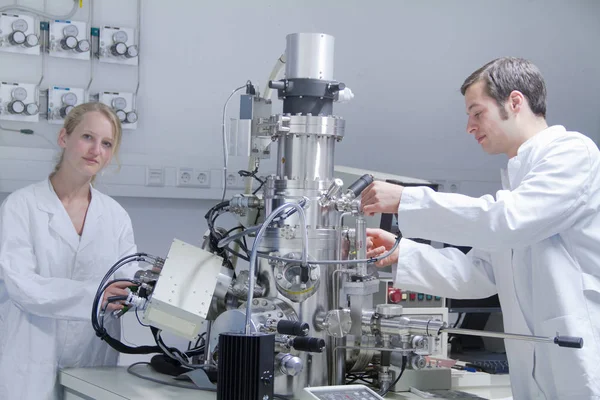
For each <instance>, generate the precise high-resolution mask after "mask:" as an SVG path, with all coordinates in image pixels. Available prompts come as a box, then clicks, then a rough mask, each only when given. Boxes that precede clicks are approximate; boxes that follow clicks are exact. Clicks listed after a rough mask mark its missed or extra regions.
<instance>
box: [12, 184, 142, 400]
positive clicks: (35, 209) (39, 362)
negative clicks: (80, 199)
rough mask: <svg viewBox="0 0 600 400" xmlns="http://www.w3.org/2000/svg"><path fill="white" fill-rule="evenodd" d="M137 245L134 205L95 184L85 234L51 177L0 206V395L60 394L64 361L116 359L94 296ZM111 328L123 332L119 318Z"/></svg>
mask: <svg viewBox="0 0 600 400" xmlns="http://www.w3.org/2000/svg"><path fill="white" fill-rule="evenodd" d="M136 251H137V250H136V246H135V243H134V238H133V231H132V227H131V220H130V218H129V216H128V214H127V212H126V211H125V210H124V209H123V208H122V207H121V206H120V205H119V204H118V203H117V202H116V201H114V200H113V199H111V198H110V197H108V196H106V195H104V194H102V193H100V192H98V191H97V190H95V189H93V188H92V199H91V202H90V205H89V208H88V212H87V216H86V218H85V224H84V229H83V233H82V235H81V237H80V236H79V235H78V234H77V232H76V231H75V227H74V226H73V223H72V222H71V219H70V217H69V216H68V214H67V212H66V210H65V208H64V206H63V205H62V203H61V202H60V200H59V198H58V196H57V195H56V193H55V192H54V190H53V188H52V185H51V184H50V181H49V180H44V181H42V182H40V183H37V184H33V185H30V186H28V187H25V188H23V189H20V190H17V191H15V192H14V193H12V194H10V195H9V196H8V197H7V198H6V200H5V201H4V203H3V204H2V207H1V208H0V399H7V400H8V399H10V400H26V399H27V400H29V399H32V400H33V399H36V400H37V399H40V400H49V399H56V398H61V396H60V395H59V385H58V382H57V372H58V368H62V367H91V366H105V365H116V364H117V359H118V353H117V352H116V351H114V350H113V349H111V348H110V347H109V346H108V345H107V344H106V343H105V342H104V341H101V340H100V339H99V338H98V337H97V336H96V335H95V333H94V330H93V329H92V325H91V322H90V318H91V313H92V301H93V298H94V295H95V293H96V290H97V289H98V286H99V284H100V281H101V279H102V278H103V276H104V275H105V274H106V272H107V271H108V269H109V268H110V267H111V266H112V265H113V264H114V263H115V262H116V261H117V260H118V259H119V258H121V257H122V256H124V255H128V254H132V253H135V252H136ZM128 277H130V278H132V277H133V276H128ZM108 319H109V318H107V320H108ZM106 328H107V330H108V332H109V334H110V335H111V336H113V337H116V338H120V327H119V324H118V323H114V321H113V323H110V321H108V325H107V326H106Z"/></svg>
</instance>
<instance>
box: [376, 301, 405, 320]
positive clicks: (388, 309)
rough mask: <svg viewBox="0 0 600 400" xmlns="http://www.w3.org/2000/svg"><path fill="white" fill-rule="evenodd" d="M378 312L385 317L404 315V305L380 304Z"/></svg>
mask: <svg viewBox="0 0 600 400" xmlns="http://www.w3.org/2000/svg"><path fill="white" fill-rule="evenodd" d="M377 314H379V315H381V316H382V317H384V318H390V317H398V316H400V315H402V306H399V305H396V304H378V305H377Z"/></svg>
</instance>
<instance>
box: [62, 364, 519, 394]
mask: <svg viewBox="0 0 600 400" xmlns="http://www.w3.org/2000/svg"><path fill="white" fill-rule="evenodd" d="M452 372H453V374H452V385H453V387H452V389H453V390H461V391H464V392H468V393H471V394H475V395H478V396H481V397H484V398H488V399H494V400H500V399H512V397H511V390H510V383H509V380H508V376H507V375H489V374H485V373H479V372H478V373H473V372H462V371H452ZM148 375H151V376H153V377H155V378H157V379H160V380H165V375H161V374H158V373H156V372H152V373H149V374H148ZM166 379H169V377H166ZM59 380H60V383H61V385H62V386H63V387H65V390H70V391H72V392H76V393H81V394H83V395H86V396H88V397H91V398H94V399H103V400H123V399H131V400H137V399H140V400H142V399H143V400H147V399H156V400H160V399H173V398H176V399H178V400H188V399H189V400H192V399H193V400H215V399H216V393H214V392H207V391H202V390H194V389H187V388H179V387H174V386H168V385H163V384H160V383H155V382H151V381H148V380H145V379H141V378H138V377H136V376H134V375H132V374H130V373H128V372H127V368H126V367H105V368H69V369H65V370H62V371H61V372H60V376H59ZM174 382H176V381H174ZM388 398H389V399H422V397H419V396H417V395H415V394H412V393H389V394H388V395H387V396H386V399H388Z"/></svg>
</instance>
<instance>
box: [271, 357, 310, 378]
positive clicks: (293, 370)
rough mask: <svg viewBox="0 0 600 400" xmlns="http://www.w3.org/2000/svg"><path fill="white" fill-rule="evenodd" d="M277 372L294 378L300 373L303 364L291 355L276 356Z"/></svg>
mask: <svg viewBox="0 0 600 400" xmlns="http://www.w3.org/2000/svg"><path fill="white" fill-rule="evenodd" d="M277 358H278V359H279V370H280V371H281V373H282V374H284V375H288V376H296V375H298V374H300V372H302V369H303V367H304V366H303V364H302V360H301V359H300V358H299V357H296V356H293V355H291V354H281V353H280V354H278V357H277Z"/></svg>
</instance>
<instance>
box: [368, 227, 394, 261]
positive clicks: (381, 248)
mask: <svg viewBox="0 0 600 400" xmlns="http://www.w3.org/2000/svg"><path fill="white" fill-rule="evenodd" d="M394 243H396V236H394V235H393V234H391V233H390V232H387V231H384V230H383V229H372V228H367V257H369V258H371V257H378V256H380V255H382V254H383V253H385V252H387V251H389V250H390V249H391V248H392V247H393V246H394ZM399 252H400V247H397V248H396V250H394V252H393V253H392V254H390V255H389V256H387V257H386V258H384V259H381V260H379V261H377V262H376V263H375V265H376V266H377V267H387V266H388V265H392V264H396V263H397V262H398V254H399Z"/></svg>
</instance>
